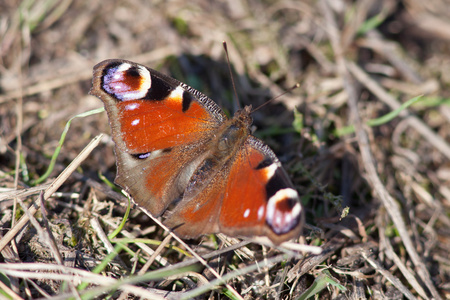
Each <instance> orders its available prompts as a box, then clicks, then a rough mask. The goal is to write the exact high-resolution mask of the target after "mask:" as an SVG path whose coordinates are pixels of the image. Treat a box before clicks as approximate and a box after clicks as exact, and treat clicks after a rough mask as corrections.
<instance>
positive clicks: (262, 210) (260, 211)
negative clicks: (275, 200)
mask: <svg viewBox="0 0 450 300" xmlns="http://www.w3.org/2000/svg"><path fill="white" fill-rule="evenodd" d="M263 216H264V205H261V206H260V207H259V208H258V221H259V220H261V219H262V217H263Z"/></svg>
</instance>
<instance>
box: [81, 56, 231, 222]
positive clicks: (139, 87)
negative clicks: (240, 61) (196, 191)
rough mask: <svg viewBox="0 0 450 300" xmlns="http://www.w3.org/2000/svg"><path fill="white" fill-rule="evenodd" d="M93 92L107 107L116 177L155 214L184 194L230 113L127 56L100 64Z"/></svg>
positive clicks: (94, 80)
mask: <svg viewBox="0 0 450 300" xmlns="http://www.w3.org/2000/svg"><path fill="white" fill-rule="evenodd" d="M90 93H91V94H92V95H95V96H97V97H99V98H100V99H101V100H102V101H103V103H104V105H105V109H106V111H107V113H108V118H109V122H110V125H111V132H112V136H113V139H114V142H115V144H116V149H115V151H116V157H117V168H118V171H117V174H118V175H117V177H116V181H115V182H116V183H117V184H119V185H120V186H122V187H123V188H124V189H126V190H127V191H128V192H129V193H130V195H131V196H132V197H133V198H134V199H135V200H136V201H137V203H138V204H140V205H142V206H144V207H145V208H147V209H148V210H149V211H150V212H151V213H152V214H153V215H160V214H162V213H163V212H164V210H165V209H166V208H167V207H168V205H170V204H171V203H172V202H173V201H175V200H177V199H178V198H179V197H180V196H181V195H182V193H183V191H184V188H185V186H186V184H187V182H188V180H189V178H190V176H191V175H192V173H193V172H194V170H195V169H196V167H197V166H198V164H200V163H201V161H202V154H203V153H204V150H205V149H204V148H205V144H206V143H207V142H208V141H209V140H210V139H211V137H212V136H213V135H214V131H215V130H216V129H217V128H218V127H219V126H220V124H222V123H223V122H224V121H225V120H226V116H225V115H224V113H223V112H222V110H221V109H220V108H219V107H218V106H217V104H215V103H214V102H213V101H212V100H210V99H209V98H208V97H206V96H205V95H203V94H202V93H200V92H198V91H196V90H195V89H193V88H191V87H189V86H187V85H185V84H183V83H181V82H179V81H177V80H175V79H173V78H171V77H168V76H166V75H164V74H161V73H159V72H157V71H155V70H152V69H149V68H147V67H145V66H142V65H139V64H136V63H133V62H130V61H125V60H106V61H103V62H101V63H99V64H98V65H96V66H95V67H94V79H93V87H92V89H91V92H90Z"/></svg>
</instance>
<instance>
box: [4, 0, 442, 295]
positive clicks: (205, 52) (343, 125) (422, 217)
mask: <svg viewBox="0 0 450 300" xmlns="http://www.w3.org/2000/svg"><path fill="white" fill-rule="evenodd" d="M449 17H450V9H449V8H448V5H447V3H446V2H445V1H443V0H432V1H426V2H423V1H419V0H403V1H395V0H382V1H375V0H360V1H344V0H342V1H326V0H319V1H310V0H306V1H298V0H294V1H283V0H281V1H278V0H275V1H254V0H250V1H239V0H235V1H234V0H230V1H214V2H213V1H202V0H198V1H197V0H195V1H189V2H186V1H180V0H174V1H144V0H132V1H98V0H91V1H86V0H77V1H71V0H60V1H56V0H38V1H27V0H25V1H22V2H21V3H18V1H15V0H3V1H2V2H0V37H1V39H0V58H1V62H0V128H1V130H0V188H1V190H0V275H1V276H0V293H1V294H0V295H1V296H0V298H1V297H6V298H7V299H25V298H26V299H38V298H42V297H47V296H48V297H49V298H50V299H66V298H68V297H69V295H70V296H74V295H75V294H78V295H79V297H82V298H95V297H96V298H103V297H106V295H110V296H111V297H112V298H113V299H118V298H120V299H127V298H130V299H135V298H139V297H140V298H142V299H144V298H147V299H156V298H158V297H161V298H168V299H178V298H193V297H196V298H198V299H204V298H208V299H209V298H210V299H219V298H220V299H223V298H226V297H229V298H232V299H242V298H244V299H259V298H263V299H272V298H273V299H305V298H306V297H309V296H315V297H318V298H321V299H336V298H342V299H344V298H351V299H364V298H373V299H383V298H392V299H401V298H405V297H406V298H408V299H414V298H419V299H429V298H434V299H449V297H450V285H449V282H450V254H449V253H450V230H449V228H450V218H449V216H450V142H449V141H450V126H449V124H450V101H449V95H450V71H449V70H450V56H449V53H450V47H449V45H450V43H449V41H450V22H449V20H450V18H449ZM223 41H226V42H227V43H228V52H229V56H230V63H231V67H232V70H233V72H232V73H233V78H234V81H235V87H236V92H237V95H238V98H239V101H240V103H241V105H249V104H251V105H253V107H257V106H259V105H261V104H263V103H266V102H267V101H268V100H269V99H272V98H274V97H276V99H274V100H272V101H270V102H269V103H268V104H267V105H265V106H263V107H262V108H260V109H258V110H256V111H255V112H254V113H253V119H254V126H255V128H256V131H255V135H256V136H257V137H259V138H260V139H262V140H264V142H265V143H266V144H268V145H269V146H270V147H271V148H272V149H273V150H274V152H275V153H276V154H277V156H278V157H279V159H280V161H281V162H282V163H283V166H284V168H285V169H286V171H287V173H288V174H289V176H290V178H291V180H292V182H293V184H294V186H295V187H296V189H297V190H298V192H299V193H300V195H301V199H302V203H303V206H304V208H305V210H306V225H305V228H304V230H303V234H302V237H300V239H296V240H294V241H292V242H294V243H291V244H289V245H282V246H281V247H276V246H267V245H261V244H260V243H259V242H258V241H254V240H248V239H244V240H243V241H242V242H241V241H240V240H236V239H230V238H227V237H224V236H220V235H218V236H203V237H201V238H198V239H195V240H186V241H178V240H175V239H174V238H172V237H171V236H170V235H168V234H167V232H166V231H164V230H163V229H162V228H161V227H160V226H159V225H157V224H156V223H155V222H154V221H153V220H151V219H150V218H149V217H148V216H146V215H145V214H144V213H142V212H141V211H140V210H139V209H138V208H136V207H134V206H133V207H132V209H131V211H130V214H129V216H127V217H126V212H127V207H128V201H127V198H126V197H125V196H124V195H123V194H121V192H120V189H119V188H118V187H117V186H114V185H113V184H111V182H113V180H114V177H115V173H116V166H115V157H114V152H113V148H114V144H113V141H112V139H111V136H110V135H109V133H110V128H109V123H108V119H107V116H106V113H104V112H102V113H96V114H94V113H91V114H87V115H84V116H81V117H79V118H75V119H73V120H72V121H71V123H70V127H69V128H68V130H67V132H65V131H64V129H65V126H66V124H67V123H68V121H69V120H70V119H71V118H72V117H74V116H75V115H77V114H80V113H85V112H88V111H90V110H92V109H96V108H100V107H102V103H101V101H100V100H99V99H97V98H95V97H93V96H90V95H88V92H89V90H90V87H91V80H92V68H93V66H94V65H95V64H97V63H98V62H100V61H102V60H104V59H108V58H122V59H128V60H131V61H136V62H139V63H141V64H144V65H147V66H149V67H151V68H153V69H157V70H159V71H161V72H163V73H165V74H168V75H170V76H172V77H174V78H177V79H178V80H180V81H182V82H186V83H187V84H189V85H191V86H193V87H194V88H196V89H198V90H200V91H202V92H203V93H205V94H206V95H208V96H209V97H211V98H212V99H214V100H215V101H216V102H217V103H218V104H219V105H220V106H221V107H222V108H224V110H225V111H226V113H229V114H232V113H233V111H234V110H235V108H236V101H235V100H234V99H235V97H234V90H233V84H232V81H231V77H230V72H229V70H228V63H227V60H226V56H225V51H224V50H223V46H222V42H223ZM296 83H299V84H300V87H299V88H297V89H294V90H291V89H290V88H291V87H292V86H294V85H295V84H296ZM285 92H287V93H285ZM283 93H285V94H283ZM280 95H281V96H280ZM278 96H280V97H278ZM349 126H353V127H349ZM101 133H104V135H103V136H101V137H99V138H96V137H98V136H99V135H100V134H101ZM61 137H64V139H62V138H61ZM89 143H91V144H90V145H91V146H87V145H88V144H89ZM60 145H62V147H61V148H59V146H60ZM86 147H87V149H85V148H86ZM59 149H60V152H58V151H59ZM83 149H85V150H83ZM55 153H56V154H59V155H55ZM52 156H54V157H55V160H54V164H53V160H52ZM80 156H81V159H80ZM47 170H49V173H46V172H47ZM32 203H34V205H35V206H34V207H33V206H31V205H32ZM30 206H31V208H29V207H30ZM24 208H29V209H28V210H27V211H25V210H24ZM19 219H21V220H22V221H19ZM30 219H31V220H30ZM28 220H30V221H29V222H27V221H28ZM124 220H125V221H126V222H124V224H122V225H121V222H122V221H124ZM115 230H117V232H115ZM299 243H300V244H306V245H311V246H318V247H320V248H321V249H322V253H321V254H314V253H311V252H308V251H304V249H303V251H299V250H298V249H297V246H298V245H299ZM115 251H117V252H119V255H118V256H117V255H116V254H115ZM196 255H200V256H201V257H203V259H204V260H201V262H198V257H197V258H193V257H194V256H196ZM81 282H84V283H81ZM76 297H78V296H76Z"/></svg>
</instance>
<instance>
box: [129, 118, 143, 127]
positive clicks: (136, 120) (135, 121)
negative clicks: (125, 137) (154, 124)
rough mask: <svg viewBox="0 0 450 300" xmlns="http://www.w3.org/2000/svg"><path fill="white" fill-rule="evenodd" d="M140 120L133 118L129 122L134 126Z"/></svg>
mask: <svg viewBox="0 0 450 300" xmlns="http://www.w3.org/2000/svg"><path fill="white" fill-rule="evenodd" d="M140 121H141V120H140V119H134V120H133V121H132V122H131V125H133V126H136V125H137V124H139V122H140Z"/></svg>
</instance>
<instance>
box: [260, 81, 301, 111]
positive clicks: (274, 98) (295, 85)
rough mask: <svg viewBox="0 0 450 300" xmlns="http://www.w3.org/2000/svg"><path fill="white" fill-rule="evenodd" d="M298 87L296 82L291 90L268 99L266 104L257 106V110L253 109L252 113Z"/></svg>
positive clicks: (298, 84)
mask: <svg viewBox="0 0 450 300" xmlns="http://www.w3.org/2000/svg"><path fill="white" fill-rule="evenodd" d="M299 87H300V83H298V82H297V83H296V84H294V85H293V86H292V87H291V88H289V89H288V90H287V91H285V92H283V93H281V94H280V95H278V96H276V97H273V98H272V99H270V100H267V101H266V102H264V103H263V104H261V105H260V106H258V107H257V108H255V109H253V110H252V112H254V111H256V110H258V109H261V107H263V106H266V105H267V104H269V103H270V102H272V101H274V100H276V99H278V98H280V97H282V96H283V95H286V94H287V93H290V92H292V91H293V90H295V89H296V88H299Z"/></svg>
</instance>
